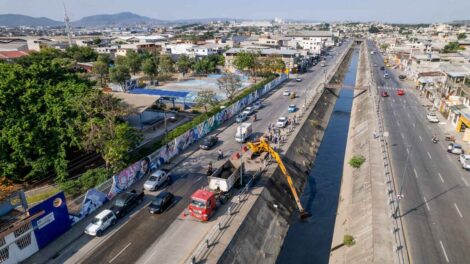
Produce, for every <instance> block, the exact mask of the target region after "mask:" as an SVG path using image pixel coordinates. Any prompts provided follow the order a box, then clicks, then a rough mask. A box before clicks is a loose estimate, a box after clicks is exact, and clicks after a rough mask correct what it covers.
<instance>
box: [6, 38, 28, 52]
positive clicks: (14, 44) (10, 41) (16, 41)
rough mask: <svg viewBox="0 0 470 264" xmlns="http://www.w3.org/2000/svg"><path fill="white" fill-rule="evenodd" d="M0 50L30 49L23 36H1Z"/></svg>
mask: <svg viewBox="0 0 470 264" xmlns="http://www.w3.org/2000/svg"><path fill="white" fill-rule="evenodd" d="M0 51H28V43H27V41H26V40H25V39H21V38H0Z"/></svg>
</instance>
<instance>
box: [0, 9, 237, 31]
mask: <svg viewBox="0 0 470 264" xmlns="http://www.w3.org/2000/svg"><path fill="white" fill-rule="evenodd" d="M230 20H234V19H229V18H201V19H182V20H159V19H154V18H150V17H146V16H140V15H137V14H134V13H131V12H122V13H117V14H109V15H93V16H87V17H84V18H82V19H80V20H77V21H72V22H71V25H72V27H102V26H130V25H137V24H146V25H164V24H187V23H207V22H210V21H230ZM62 25H64V22H62V21H55V20H52V19H49V18H46V17H31V16H25V15H17V14H3V15H2V14H0V26H8V27H15V26H34V27H36V26H45V27H54V26H62Z"/></svg>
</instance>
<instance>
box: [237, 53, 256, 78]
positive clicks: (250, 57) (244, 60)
mask: <svg viewBox="0 0 470 264" xmlns="http://www.w3.org/2000/svg"><path fill="white" fill-rule="evenodd" d="M233 64H234V65H235V67H236V68H237V69H238V70H240V71H245V70H249V71H250V72H251V74H252V75H254V72H255V68H256V55H255V54H253V53H251V52H245V51H242V52H239V53H238V54H237V55H236V56H235V59H234V61H233Z"/></svg>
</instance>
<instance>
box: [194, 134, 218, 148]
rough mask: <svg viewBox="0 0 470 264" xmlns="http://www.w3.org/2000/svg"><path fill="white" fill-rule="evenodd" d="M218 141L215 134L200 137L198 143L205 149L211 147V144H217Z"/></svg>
mask: <svg viewBox="0 0 470 264" xmlns="http://www.w3.org/2000/svg"><path fill="white" fill-rule="evenodd" d="M218 141H219V138H217V137H216V136H209V137H205V138H204V139H202V141H201V144H199V148H200V149H205V150H207V149H211V148H212V147H213V146H215V144H217V142H218Z"/></svg>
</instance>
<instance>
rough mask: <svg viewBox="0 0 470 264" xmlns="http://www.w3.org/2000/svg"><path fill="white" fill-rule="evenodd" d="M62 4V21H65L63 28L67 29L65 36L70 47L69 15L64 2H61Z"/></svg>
mask: <svg viewBox="0 0 470 264" xmlns="http://www.w3.org/2000/svg"><path fill="white" fill-rule="evenodd" d="M62 4H63V5H64V13H65V17H64V21H65V30H66V31H67V38H68V40H69V47H72V33H71V32H70V19H69V16H68V15H67V8H65V3H63V2H62Z"/></svg>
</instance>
